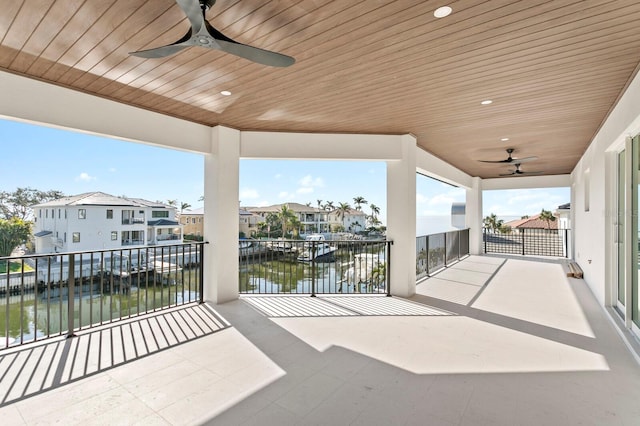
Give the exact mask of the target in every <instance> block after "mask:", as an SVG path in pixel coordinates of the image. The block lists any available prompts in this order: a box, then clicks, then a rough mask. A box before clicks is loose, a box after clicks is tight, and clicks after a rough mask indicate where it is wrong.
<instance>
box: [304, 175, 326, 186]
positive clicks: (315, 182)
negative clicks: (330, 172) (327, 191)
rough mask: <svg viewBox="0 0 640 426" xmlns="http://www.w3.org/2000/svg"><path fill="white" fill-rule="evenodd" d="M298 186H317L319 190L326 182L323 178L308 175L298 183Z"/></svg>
mask: <svg viewBox="0 0 640 426" xmlns="http://www.w3.org/2000/svg"><path fill="white" fill-rule="evenodd" d="M298 184H299V185H300V186H305V187H309V186H311V187H313V186H315V187H318V188H322V187H323V186H324V180H322V178H321V177H317V178H314V177H313V176H311V175H306V176H305V177H303V178H302V179H300V180H299V181H298Z"/></svg>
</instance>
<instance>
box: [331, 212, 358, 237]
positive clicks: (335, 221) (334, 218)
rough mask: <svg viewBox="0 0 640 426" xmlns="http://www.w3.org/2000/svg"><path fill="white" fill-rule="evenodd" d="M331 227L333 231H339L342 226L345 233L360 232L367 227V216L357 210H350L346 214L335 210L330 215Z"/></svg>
mask: <svg viewBox="0 0 640 426" xmlns="http://www.w3.org/2000/svg"><path fill="white" fill-rule="evenodd" d="M329 225H330V227H331V230H338V228H339V227H340V226H342V229H343V230H344V231H348V232H360V231H362V230H364V229H365V228H366V227H367V215H366V213H365V212H363V211H362V210H357V209H349V210H346V211H344V212H343V211H342V210H340V209H335V210H333V211H332V212H331V213H329Z"/></svg>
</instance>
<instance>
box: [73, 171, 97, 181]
mask: <svg viewBox="0 0 640 426" xmlns="http://www.w3.org/2000/svg"><path fill="white" fill-rule="evenodd" d="M92 180H96V177H95V176H91V175H89V173H86V172H82V173H80V174H79V175H78V176H76V182H80V181H82V182H91V181H92Z"/></svg>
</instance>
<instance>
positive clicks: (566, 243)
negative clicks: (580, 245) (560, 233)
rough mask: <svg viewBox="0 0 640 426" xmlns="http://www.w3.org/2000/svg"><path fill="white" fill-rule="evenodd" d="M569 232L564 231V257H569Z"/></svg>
mask: <svg viewBox="0 0 640 426" xmlns="http://www.w3.org/2000/svg"><path fill="white" fill-rule="evenodd" d="M568 235H569V230H568V229H564V257H566V258H568V257H569V237H568Z"/></svg>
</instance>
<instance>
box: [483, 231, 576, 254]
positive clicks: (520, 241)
mask: <svg viewBox="0 0 640 426" xmlns="http://www.w3.org/2000/svg"><path fill="white" fill-rule="evenodd" d="M482 237H483V244H484V252H485V253H502V254H519V255H522V256H553V257H571V230H570V229H527V228H525V229H512V230H510V231H508V232H504V231H503V230H496V231H492V230H489V229H486V228H485V229H484V230H483V235H482Z"/></svg>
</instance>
